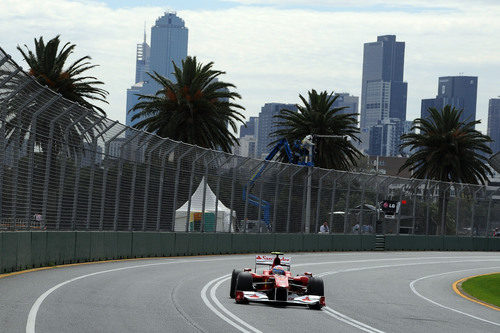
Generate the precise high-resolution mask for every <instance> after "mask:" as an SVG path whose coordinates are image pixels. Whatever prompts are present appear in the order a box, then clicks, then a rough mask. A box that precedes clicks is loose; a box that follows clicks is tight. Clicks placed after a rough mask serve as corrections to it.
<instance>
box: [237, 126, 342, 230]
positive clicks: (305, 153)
mask: <svg viewBox="0 0 500 333" xmlns="http://www.w3.org/2000/svg"><path fill="white" fill-rule="evenodd" d="M316 137H318V138H343V139H346V140H347V139H348V136H345V135H321V134H320V135H312V134H310V135H307V136H306V137H304V139H302V140H296V141H295V142H294V148H295V149H294V152H292V149H291V148H290V144H289V143H288V140H287V139H285V138H283V139H281V140H280V141H278V143H277V144H276V145H275V146H274V147H273V149H272V150H271V151H270V152H269V154H268V155H267V156H266V158H265V159H264V162H263V163H262V165H261V166H260V167H259V168H258V170H257V171H256V172H255V173H254V174H253V176H252V177H251V178H250V180H249V181H248V183H247V184H246V185H245V186H243V193H242V197H243V200H245V201H248V203H249V204H250V205H252V206H256V207H260V208H261V209H262V212H263V218H262V220H263V221H264V223H265V224H266V227H267V228H268V229H271V203H270V202H269V201H266V200H263V199H261V198H259V197H257V196H256V195H254V194H252V193H250V191H251V190H252V188H253V187H254V185H255V182H256V180H257V179H258V178H259V177H260V176H261V175H262V173H263V172H264V170H265V169H266V167H267V165H268V163H267V162H268V161H271V160H272V159H273V158H274V157H275V156H276V154H278V152H279V151H280V150H282V149H283V150H284V151H285V154H286V156H287V158H288V162H289V163H292V164H296V165H302V166H307V167H313V166H314V149H313V146H314V142H313V141H314V138H316ZM309 179H310V177H309ZM308 201H310V198H309V196H308Z"/></svg>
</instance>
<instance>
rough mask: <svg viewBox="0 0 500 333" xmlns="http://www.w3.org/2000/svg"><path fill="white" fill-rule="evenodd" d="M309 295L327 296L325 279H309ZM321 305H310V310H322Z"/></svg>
mask: <svg viewBox="0 0 500 333" xmlns="http://www.w3.org/2000/svg"><path fill="white" fill-rule="evenodd" d="M307 294H308V295H315V296H325V286H324V284H323V279H321V278H317V277H311V278H309V282H308V283H307ZM321 308H322V306H321V304H319V303H317V304H314V305H309V309H312V310H321Z"/></svg>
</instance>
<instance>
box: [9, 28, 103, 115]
mask: <svg viewBox="0 0 500 333" xmlns="http://www.w3.org/2000/svg"><path fill="white" fill-rule="evenodd" d="M59 44H60V40H59V35H58V36H56V37H54V38H52V39H51V40H49V41H48V42H47V44H45V42H44V41H43V37H40V38H39V39H38V40H37V39H36V38H35V53H33V52H32V51H31V50H30V49H29V48H28V46H26V45H24V47H25V48H26V52H25V51H24V50H23V49H22V48H21V47H20V46H18V47H17V49H18V50H19V52H21V54H22V55H23V57H24V60H26V62H27V63H28V66H29V67H30V70H29V74H30V75H32V76H33V77H34V78H35V79H36V80H37V81H38V82H40V83H41V84H42V85H44V86H47V87H49V88H50V89H52V90H53V91H55V92H57V93H59V94H61V95H62V96H63V97H64V98H67V99H69V100H70V101H73V102H77V103H78V104H80V105H81V106H84V107H86V108H88V109H91V110H94V111H98V112H100V113H102V114H105V112H104V110H103V109H102V108H100V107H98V106H96V105H95V104H92V101H101V102H104V103H107V102H106V96H107V95H108V92H107V91H106V90H104V89H102V88H99V87H97V86H100V85H103V84H104V83H103V82H102V81H98V80H97V78H95V77H93V76H82V74H84V73H85V72H87V71H88V70H90V69H92V68H95V67H97V66H98V65H91V64H90V62H89V60H90V59H91V58H90V56H85V57H82V58H80V59H78V60H76V61H75V62H73V63H72V64H70V65H69V66H68V67H66V68H65V66H66V65H67V61H68V58H69V56H70V55H71V54H72V53H73V51H74V49H75V47H76V45H75V44H71V43H69V42H68V43H66V44H64V46H63V47H62V48H61V49H60V50H59Z"/></svg>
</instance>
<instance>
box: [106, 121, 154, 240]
mask: <svg viewBox="0 0 500 333" xmlns="http://www.w3.org/2000/svg"><path fill="white" fill-rule="evenodd" d="M144 137H147V133H146V132H141V131H136V132H135V133H134V134H133V135H132V136H130V138H129V139H128V140H127V141H125V142H124V143H123V144H122V145H121V146H120V156H119V157H118V158H119V161H118V172H117V175H116V190H115V214H114V217H113V230H114V231H116V230H118V214H119V211H120V191H121V184H122V176H123V163H125V150H124V148H125V147H126V146H127V145H129V144H130V143H131V142H133V141H134V139H135V138H137V140H138V141H140V140H141V139H142V138H144ZM148 141H149V139H147V140H144V141H143V142H142V143H141V144H140V145H138V147H137V148H136V150H135V152H136V153H138V152H139V149H140V148H141V147H142V146H143V145H144V144H145V143H147V142H148ZM129 152H130V161H132V148H130V150H129ZM134 159H135V160H134V162H133V163H134V171H133V174H132V183H131V184H132V189H131V190H130V200H131V201H132V199H134V192H135V181H136V173H137V163H138V162H137V156H135V154H134ZM134 202H135V201H132V204H129V218H128V219H129V221H128V230H129V231H130V230H132V213H133V210H134V205H133V203H134Z"/></svg>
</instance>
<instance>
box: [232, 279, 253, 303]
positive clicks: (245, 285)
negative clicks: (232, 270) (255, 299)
mask: <svg viewBox="0 0 500 333" xmlns="http://www.w3.org/2000/svg"><path fill="white" fill-rule="evenodd" d="M236 290H238V291H253V277H252V274H250V273H247V272H242V273H240V274H238V277H237V278H236V289H235V291H236ZM236 302H237V303H246V302H247V301H246V300H245V299H241V300H238V298H236Z"/></svg>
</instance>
